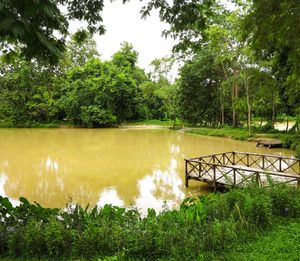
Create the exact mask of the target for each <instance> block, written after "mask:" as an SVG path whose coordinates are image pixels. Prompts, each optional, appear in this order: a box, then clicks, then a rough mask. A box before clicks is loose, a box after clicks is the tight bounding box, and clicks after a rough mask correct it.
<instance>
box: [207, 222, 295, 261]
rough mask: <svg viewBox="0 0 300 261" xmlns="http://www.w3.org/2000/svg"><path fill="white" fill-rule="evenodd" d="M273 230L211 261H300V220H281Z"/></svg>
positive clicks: (227, 250)
mask: <svg viewBox="0 0 300 261" xmlns="http://www.w3.org/2000/svg"><path fill="white" fill-rule="evenodd" d="M277 222H278V223H276V224H275V225H274V227H273V228H272V229H271V230H268V231H263V232H261V233H260V234H259V235H258V236H257V237H256V238H255V239H254V240H249V241H248V242H239V243H238V244H237V245H235V246H233V247H231V248H230V249H225V250H224V251H223V253H214V254H212V256H211V257H212V258H211V260H228V261H229V260H230V261H243V260H245V261H257V260H261V261H264V260H265V261H268V260H278V261H281V260H299V254H300V219H284V218H283V219H280V220H278V221H277Z"/></svg>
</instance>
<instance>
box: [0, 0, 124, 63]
mask: <svg viewBox="0 0 300 261" xmlns="http://www.w3.org/2000/svg"><path fill="white" fill-rule="evenodd" d="M124 2H125V1H124ZM60 5H64V6H66V9H65V10H64V12H63V11H62V10H61V8H60ZM103 6H104V3H103V0H97V1H93V2H90V1H89V0H83V1H80V2H78V1H74V0H55V1H35V0H28V1H26V3H25V2H24V1H22V0H13V1H10V0H9V1H8V0H1V1H0V17H1V18H0V24H1V26H0V43H1V51H2V52H3V53H4V54H5V59H6V60H10V58H11V57H12V56H14V55H15V54H16V53H20V54H21V55H22V56H25V57H26V58H29V59H31V58H38V59H42V60H43V61H46V62H50V63H52V64H55V63H58V61H59V58H60V57H61V56H62V54H63V51H64V50H65V42H66V37H67V36H68V34H69V32H68V27H69V20H72V19H79V20H81V21H86V22H87V24H88V25H87V29H88V31H89V32H90V33H96V32H98V33H100V34H103V33H104V26H103V24H102V17H101V11H102V10H103ZM79 35H81V38H82V35H83V34H82V33H81V34H80V33H78V34H77V36H79Z"/></svg>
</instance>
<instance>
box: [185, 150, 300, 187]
mask: <svg viewBox="0 0 300 261" xmlns="http://www.w3.org/2000/svg"><path fill="white" fill-rule="evenodd" d="M185 163H186V180H185V182H186V186H188V181H189V179H195V180H199V181H206V182H209V183H212V184H213V185H214V186H216V185H217V184H222V185H228V186H245V185H246V184H247V183H249V182H250V181H253V180H255V181H256V182H258V183H259V184H260V185H265V184H266V183H268V182H269V181H271V180H273V181H275V182H280V183H291V184H295V185H299V184H300V159H297V158H288V157H282V156H276V155H264V154H255V153H244V152H236V151H233V152H226V153H219V154H213V155H208V156H203V157H198V158H192V159H186V160H185Z"/></svg>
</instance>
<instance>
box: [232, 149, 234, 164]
mask: <svg viewBox="0 0 300 261" xmlns="http://www.w3.org/2000/svg"><path fill="white" fill-rule="evenodd" d="M232 165H235V152H234V151H233V152H232Z"/></svg>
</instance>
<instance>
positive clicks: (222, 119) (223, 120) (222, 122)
mask: <svg viewBox="0 0 300 261" xmlns="http://www.w3.org/2000/svg"><path fill="white" fill-rule="evenodd" d="M220 105H221V125H222V126H224V123H225V113H224V100H223V95H222V90H221V91H220Z"/></svg>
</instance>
